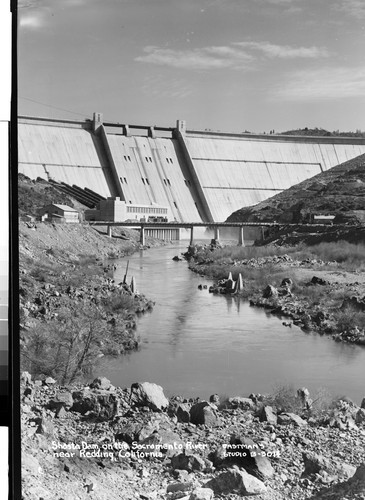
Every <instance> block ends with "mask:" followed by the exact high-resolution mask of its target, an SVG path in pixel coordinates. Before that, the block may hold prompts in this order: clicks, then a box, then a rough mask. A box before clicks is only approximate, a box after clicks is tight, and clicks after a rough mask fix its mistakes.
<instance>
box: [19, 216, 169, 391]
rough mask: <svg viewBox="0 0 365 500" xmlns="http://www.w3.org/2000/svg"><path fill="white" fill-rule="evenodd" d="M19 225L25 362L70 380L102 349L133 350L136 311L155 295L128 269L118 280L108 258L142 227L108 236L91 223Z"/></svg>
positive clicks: (127, 247)
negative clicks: (143, 288) (149, 294)
mask: <svg viewBox="0 0 365 500" xmlns="http://www.w3.org/2000/svg"><path fill="white" fill-rule="evenodd" d="M19 230H20V241H19V256H20V258H19V273H20V282H19V306H20V307H19V323H20V346H21V359H22V365H23V367H24V368H25V369H27V370H29V371H31V373H33V374H37V375H40V374H43V375H44V376H49V375H51V376H52V377H54V378H56V379H57V380H59V381H61V382H62V383H65V382H70V381H73V380H75V379H77V378H78V377H80V376H84V375H85V373H87V372H88V371H90V370H92V367H93V365H94V364H95V362H96V361H97V359H98V358H99V357H100V356H102V355H103V354H120V353H122V352H125V351H128V350H132V349H136V348H137V347H138V338H137V336H136V331H135V329H136V319H137V316H138V315H139V314H142V313H144V312H146V311H149V310H151V309H152V307H153V302H152V301H149V300H148V299H147V298H146V297H145V296H144V295H143V294H141V293H139V292H138V290H137V286H138V284H136V282H135V280H134V278H133V277H132V276H130V275H129V274H128V273H127V270H126V271H125V279H124V280H123V282H121V283H116V282H115V281H114V279H113V272H114V270H115V268H116V265H115V264H114V263H113V261H111V260H110V258H111V257H122V256H125V255H128V254H130V253H132V252H134V251H136V250H138V249H139V248H140V245H139V242H138V233H137V232H135V231H127V230H123V229H119V230H118V231H116V236H115V237H114V238H109V237H107V235H106V234H103V230H102V229H101V230H100V231H101V232H99V231H96V230H95V229H93V228H91V227H89V226H87V225H86V226H84V225H81V224H62V225H61V224H46V223H36V224H34V223H20V227H19ZM158 244H159V245H161V244H162V242H161V241H158V240H149V241H148V245H149V246H154V245H158ZM108 258H109V259H108ZM106 259H108V260H106Z"/></svg>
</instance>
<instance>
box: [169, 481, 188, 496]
mask: <svg viewBox="0 0 365 500" xmlns="http://www.w3.org/2000/svg"><path fill="white" fill-rule="evenodd" d="M192 487H193V483H191V482H190V481H188V482H185V483H170V484H168V485H167V488H166V492H167V493H175V492H176V491H189V490H191V489H192Z"/></svg>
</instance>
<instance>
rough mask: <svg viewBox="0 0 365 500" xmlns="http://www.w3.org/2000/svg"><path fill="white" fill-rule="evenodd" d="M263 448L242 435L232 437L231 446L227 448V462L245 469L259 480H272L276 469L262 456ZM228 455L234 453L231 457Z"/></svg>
mask: <svg viewBox="0 0 365 500" xmlns="http://www.w3.org/2000/svg"><path fill="white" fill-rule="evenodd" d="M262 451H263V450H262V449H261V447H260V446H259V445H258V444H257V443H255V442H254V441H253V440H252V439H249V438H246V437H244V436H240V435H234V434H233V435H232V436H231V438H230V444H229V445H228V446H226V455H227V458H226V460H225V461H226V462H228V463H234V464H237V465H239V466H242V467H244V469H246V470H247V471H248V472H249V473H250V474H252V475H254V476H256V477H257V478H259V479H265V478H270V477H272V476H273V474H274V469H273V467H272V465H271V463H270V460H269V459H268V458H267V457H266V456H263V455H262ZM228 453H232V456H229V455H228Z"/></svg>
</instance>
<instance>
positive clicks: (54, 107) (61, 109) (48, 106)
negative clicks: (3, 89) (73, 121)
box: [19, 96, 87, 118]
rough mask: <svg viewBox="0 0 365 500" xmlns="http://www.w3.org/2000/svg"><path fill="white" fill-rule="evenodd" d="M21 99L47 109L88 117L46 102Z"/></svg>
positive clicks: (26, 98)
mask: <svg viewBox="0 0 365 500" xmlns="http://www.w3.org/2000/svg"><path fill="white" fill-rule="evenodd" d="M19 99H23V100H24V101H30V102H35V103H36V104H40V105H41V106H46V107H47V108H53V109H57V110H58V111H65V112H66V113H71V114H73V115H78V116H82V117H83V118H85V116H87V113H85V114H81V113H77V112H76V111H70V110H69V109H64V108H58V107H57V106H52V105H51V104H46V103H44V102H40V101H36V100H34V99H29V98H28V97H20V96H19Z"/></svg>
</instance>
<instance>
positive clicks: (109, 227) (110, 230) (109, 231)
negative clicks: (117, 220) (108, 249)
mask: <svg viewBox="0 0 365 500" xmlns="http://www.w3.org/2000/svg"><path fill="white" fill-rule="evenodd" d="M107 235H108V236H109V238H111V237H112V226H108V229H107Z"/></svg>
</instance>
